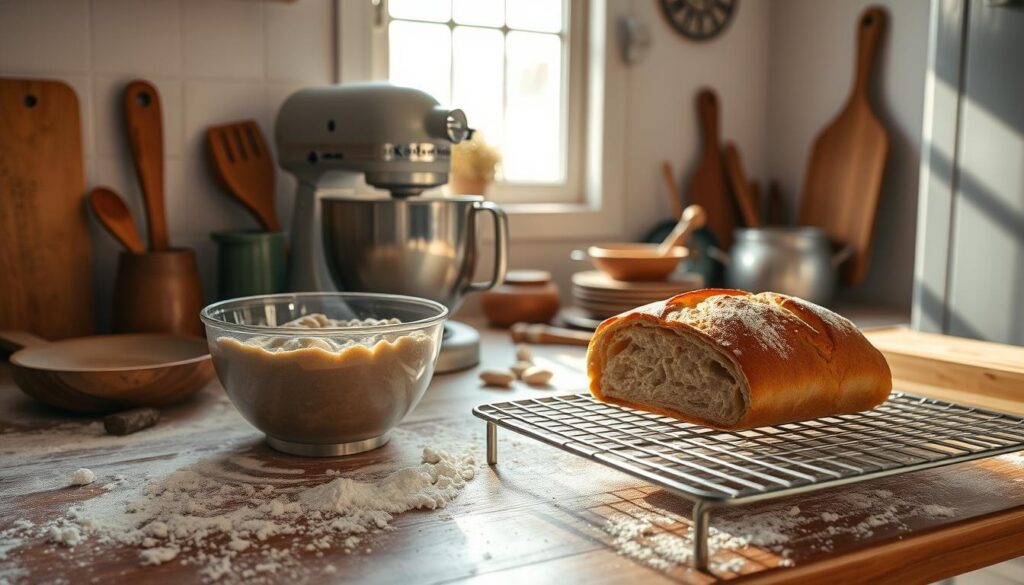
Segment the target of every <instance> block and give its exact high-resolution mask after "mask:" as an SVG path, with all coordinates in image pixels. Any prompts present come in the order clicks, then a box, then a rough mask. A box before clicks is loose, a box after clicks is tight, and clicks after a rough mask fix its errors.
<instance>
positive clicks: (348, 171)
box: [275, 83, 507, 371]
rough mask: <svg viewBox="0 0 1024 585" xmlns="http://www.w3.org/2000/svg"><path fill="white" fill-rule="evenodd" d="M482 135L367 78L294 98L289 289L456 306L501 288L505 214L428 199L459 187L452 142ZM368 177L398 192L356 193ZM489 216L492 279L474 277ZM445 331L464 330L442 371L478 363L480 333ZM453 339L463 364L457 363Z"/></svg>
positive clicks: (448, 341)
mask: <svg viewBox="0 0 1024 585" xmlns="http://www.w3.org/2000/svg"><path fill="white" fill-rule="evenodd" d="M471 133H472V131H471V130H470V129H469V127H468V125H467V121H466V116H465V114H464V113H463V112H462V110H458V109H449V108H446V107H442V106H441V105H439V104H438V102H437V101H436V100H435V99H434V98H433V97H431V96H430V95H428V94H426V93H424V92H422V91H419V90H416V89H412V88H406V87H398V86H395V85H391V84H387V83H358V84H346V85H336V86H330V87H319V88H307V89H302V90H299V91H297V92H296V93H294V94H292V95H291V96H290V97H289V98H288V99H287V100H286V101H285V103H284V104H283V105H282V106H281V110H280V112H278V116H277V124H276V127H275V138H276V142H277V147H278V160H279V163H280V165H281V166H282V167H283V168H284V169H285V170H287V171H288V172H290V173H292V174H293V175H295V177H296V179H297V180H298V192H297V194H296V199H295V211H294V214H293V217H292V228H291V240H292V247H291V248H292V249H291V262H290V264H291V267H290V273H289V279H288V281H289V288H290V289H291V290H292V291H296V292H299V291H331V290H335V287H336V286H338V287H343V288H345V289H346V290H354V291H365V292H383V293H395V294H410V295H414V296H423V297H426V298H431V299H433V300H437V301H439V302H442V303H444V304H445V305H447V306H448V307H449V309H450V310H451V311H454V310H455V309H457V308H458V306H459V304H460V303H461V298H462V295H463V294H464V293H466V292H470V291H473V290H486V288H490V287H492V286H496V285H497V284H499V283H501V281H502V280H503V279H504V274H505V265H506V249H507V220H506V218H505V215H504V213H503V212H502V211H501V210H500V209H499V208H497V206H495V205H493V204H490V203H486V202H484V201H482V198H466V197H463V198H445V197H442V198H425V197H419V195H420V194H421V193H422V192H423V191H424V190H426V189H430V188H433V187H438V186H440V185H443V184H445V183H447V182H448V171H449V169H450V165H451V147H452V145H453V144H458V143H459V142H462V141H463V140H465V139H466V138H468V137H469V136H470V134H471ZM360 176H363V177H365V181H366V183H367V184H368V185H370V186H372V187H376V188H378V189H383V190H385V191H387V192H388V194H389V196H383V197H382V196H377V197H360V196H353V194H354V191H355V187H356V186H357V180H358V178H359V177H360ZM337 195H343V196H344V197H342V198H340V199H335V198H334V197H332V196H337ZM321 199H322V201H321ZM413 202H415V204H413ZM322 207H323V208H325V210H326V211H327V213H326V215H324V213H322V211H321V208H322ZM478 212H489V213H490V214H492V215H493V217H494V222H495V234H496V245H495V261H494V272H493V274H492V278H491V279H490V281H489V282H487V283H470V282H469V276H470V275H472V273H473V271H474V269H475V260H476V257H477V254H476V233H477V229H476V225H477V220H476V217H477V215H479V213H478ZM364 224H365V225H364ZM328 265H329V266H330V268H328ZM441 283H445V284H441ZM446 329H447V330H448V333H451V332H452V331H456V330H457V331H459V332H460V333H461V335H458V336H456V335H454V334H450V335H449V334H446V338H445V342H444V343H443V344H442V350H441V357H440V358H439V360H438V370H437V371H446V370H451V369H459V368H462V367H469V366H472V365H474V364H476V363H477V361H478V359H479V358H478V355H479V334H477V333H476V331H475V330H472V328H471V327H468V326H467V325H463V324H459V323H454V322H449V324H448V325H447V326H446ZM466 329H468V330H469V331H466ZM456 337H458V341H457V342H456V340H455V338H456ZM456 343H458V345H459V347H458V348H456V347H455V344H456ZM446 345H447V349H450V350H451V351H449V352H448V354H449V356H451V355H455V354H456V353H457V354H458V355H459V356H460V357H459V358H458V359H457V360H454V361H451V360H447V361H446ZM456 349H458V351H456ZM449 362H451V363H449Z"/></svg>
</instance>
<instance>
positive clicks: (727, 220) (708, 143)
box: [690, 88, 736, 250]
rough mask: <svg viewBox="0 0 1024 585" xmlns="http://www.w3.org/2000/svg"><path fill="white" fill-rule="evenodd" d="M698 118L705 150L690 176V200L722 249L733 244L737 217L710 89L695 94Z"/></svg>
mask: <svg viewBox="0 0 1024 585" xmlns="http://www.w3.org/2000/svg"><path fill="white" fill-rule="evenodd" d="M697 118H698V121H699V122H700V127H701V133H702V135H703V137H704V153H703V155H701V159H700V163H698V165H697V169H696V170H695V171H694V172H693V177H692V178H691V179H690V201H692V202H693V203H696V204H697V205H700V206H701V207H703V208H704V211H705V212H707V215H708V223H707V225H708V228H709V229H710V230H711V232H712V233H713V234H714V235H715V239H716V240H718V245H719V247H721V248H722V249H723V250H728V249H729V247H730V246H732V230H733V228H735V227H736V216H735V213H734V211H733V205H732V201H731V200H730V198H729V192H728V191H727V190H726V185H725V167H724V166H723V164H722V144H721V138H720V132H719V109H718V96H716V95H715V92H714V91H713V90H711V89H706V88H705V89H702V90H701V91H700V93H698V94H697Z"/></svg>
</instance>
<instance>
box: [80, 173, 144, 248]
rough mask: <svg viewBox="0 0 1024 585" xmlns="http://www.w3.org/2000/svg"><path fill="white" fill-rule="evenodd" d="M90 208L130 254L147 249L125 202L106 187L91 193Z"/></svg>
mask: <svg viewBox="0 0 1024 585" xmlns="http://www.w3.org/2000/svg"><path fill="white" fill-rule="evenodd" d="M89 207H91V208H92V211H93V213H95V214H96V219H98V220H100V223H101V224H103V227H105V228H107V231H108V232H110V235H112V236H114V239H115V240H117V241H118V242H121V245H123V246H124V247H125V248H126V249H127V250H128V251H129V252H132V253H133V254H142V253H143V252H145V251H146V247H145V246H144V245H143V244H142V238H141V237H140V236H139V232H138V230H137V229H135V221H134V220H133V219H132V213H131V211H129V210H128V206H127V205H125V203H124V200H123V199H121V198H120V197H118V196H117V193H114V192H113V191H111V190H110V189H107V188H106V187H96V188H95V189H93V190H92V193H89Z"/></svg>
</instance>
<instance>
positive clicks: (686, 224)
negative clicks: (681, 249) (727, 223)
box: [658, 205, 707, 256]
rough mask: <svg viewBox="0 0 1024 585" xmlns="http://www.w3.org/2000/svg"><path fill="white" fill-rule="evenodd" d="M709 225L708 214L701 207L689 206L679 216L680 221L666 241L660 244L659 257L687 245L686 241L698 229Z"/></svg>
mask: <svg viewBox="0 0 1024 585" xmlns="http://www.w3.org/2000/svg"><path fill="white" fill-rule="evenodd" d="M705 223H707V213H705V211H704V208H703V207H701V206H700V205H688V206H686V209H684V210H683V212H682V213H681V214H680V215H679V221H678V222H677V223H676V226H675V227H674V228H672V231H671V232H669V234H668V235H667V236H665V239H664V240H662V241H661V244H658V255H659V256H667V255H668V253H669V252H671V251H672V248H673V247H675V246H678V245H684V244H686V239H687V238H689V237H690V234H692V233H693V231H694V230H696V229H698V228H702V227H704V224H705Z"/></svg>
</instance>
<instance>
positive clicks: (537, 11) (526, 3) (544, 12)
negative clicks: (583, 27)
mask: <svg viewBox="0 0 1024 585" xmlns="http://www.w3.org/2000/svg"><path fill="white" fill-rule="evenodd" d="M506 10H507V13H506V22H507V23H508V26H509V28H525V29H529V30H539V31H545V32H560V31H561V30H562V2H556V1H555V0H509V1H508V4H507V8H506Z"/></svg>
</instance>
